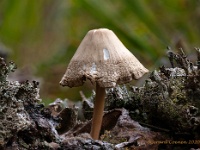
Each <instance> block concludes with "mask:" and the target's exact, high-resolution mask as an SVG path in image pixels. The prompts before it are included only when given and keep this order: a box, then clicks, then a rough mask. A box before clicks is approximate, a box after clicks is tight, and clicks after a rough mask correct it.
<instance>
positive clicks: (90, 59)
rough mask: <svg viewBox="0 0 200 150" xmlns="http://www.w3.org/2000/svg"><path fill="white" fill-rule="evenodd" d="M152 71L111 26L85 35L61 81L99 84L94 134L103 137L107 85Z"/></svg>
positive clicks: (65, 84)
mask: <svg viewBox="0 0 200 150" xmlns="http://www.w3.org/2000/svg"><path fill="white" fill-rule="evenodd" d="M147 72H148V70H147V69H146V68H145V67H144V66H143V65H142V64H141V63H140V62H139V61H138V59H137V58H136V57H135V56H134V55H133V54H132V53H131V52H130V51H129V50H128V49H126V47H125V46H124V45H123V44H122V42H121V41H120V40H119V39H118V38H117V36H116V35H115V34H114V33H113V32H112V31H111V30H109V29H104V28H101V29H95V30H91V31H89V32H88V33H87V35H86V36H85V37H84V39H83V41H82V42H81V44H80V45H79V47H78V49H77V51H76V53H75V54H74V56H73V58H72V59H71V61H70V63H69V65H68V67H67V70H66V72H65V74H64V76H63V78H62V80H61V81H60V84H61V85H62V86H69V87H76V86H81V85H83V83H84V82H85V80H86V79H89V80H90V81H91V82H92V83H93V84H96V99H95V105H94V112H93V119H92V128H91V133H90V134H91V137H92V138H93V139H98V138H99V132H100V129H101V124H102V117H103V109H104V97H105V88H111V87H115V86H116V84H125V83H128V82H130V81H131V80H133V79H139V78H140V77H142V76H143V75H144V74H145V73H147Z"/></svg>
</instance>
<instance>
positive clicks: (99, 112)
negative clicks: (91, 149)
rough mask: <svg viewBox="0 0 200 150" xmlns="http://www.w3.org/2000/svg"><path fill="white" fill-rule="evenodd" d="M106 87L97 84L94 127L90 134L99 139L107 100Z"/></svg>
mask: <svg viewBox="0 0 200 150" xmlns="http://www.w3.org/2000/svg"><path fill="white" fill-rule="evenodd" d="M105 94H106V92H105V88H102V87H100V86H99V85H98V84H96V99H95V103H94V111H93V118H92V127H91V132H90V135H91V137H92V138H93V139H94V140H98V139H99V133H100V130H101V124H102V118H103V110H104V102H105Z"/></svg>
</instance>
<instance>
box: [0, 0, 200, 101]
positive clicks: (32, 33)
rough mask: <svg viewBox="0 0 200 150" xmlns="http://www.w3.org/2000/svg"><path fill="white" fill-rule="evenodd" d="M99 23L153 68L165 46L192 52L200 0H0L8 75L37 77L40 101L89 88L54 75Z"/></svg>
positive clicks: (162, 59) (199, 35) (199, 36)
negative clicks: (12, 68) (13, 67)
mask: <svg viewBox="0 0 200 150" xmlns="http://www.w3.org/2000/svg"><path fill="white" fill-rule="evenodd" d="M101 27H105V28H109V29H111V30H113V31H114V32H115V33H116V34H117V36H118V37H119V39H120V40H121V41H122V42H123V43H124V45H125V46H126V47H127V48H128V49H129V50H131V51H132V53H133V54H134V55H135V56H136V57H137V58H138V59H139V60H140V61H141V62H142V63H143V64H144V65H145V66H146V67H147V68H148V69H149V70H153V69H155V68H156V67H158V66H160V65H163V64H166V65H167V58H166V47H167V46H170V47H171V48H172V49H173V50H177V49H179V48H183V49H184V50H185V52H186V53H187V54H188V55H191V56H195V50H194V47H199V46H200V42H199V40H200V1H199V0H174V1H173V0H157V1H152V0H121V1H120V0H0V53H1V55H2V56H4V57H7V60H8V61H10V60H13V61H14V62H15V63H16V64H17V66H18V71H17V72H16V73H15V74H14V75H13V76H12V77H11V78H12V79H15V80H20V81H23V80H26V79H29V80H33V79H34V80H38V81H40V87H41V91H40V95H41V98H42V99H43V101H44V102H50V101H52V100H54V99H55V98H58V97H59V98H62V99H64V98H68V99H71V100H80V99H81V98H80V94H79V91H80V90H81V91H83V92H84V93H85V94H86V95H87V94H88V95H89V94H90V93H91V90H92V88H93V87H92V86H91V85H90V84H85V85H84V86H83V87H78V88H72V89H70V88H67V87H65V88H63V87H61V86H59V81H60V79H61V77H62V75H63V74H64V72H65V70H66V67H67V64H68V63H69V61H70V59H71V57H72V56H73V54H74V52H75V50H76V49H77V47H78V45H79V44H80V42H81V40H82V39H83V37H84V36H85V34H86V33H87V32H88V30H91V29H94V28H101ZM192 58H193V57H192Z"/></svg>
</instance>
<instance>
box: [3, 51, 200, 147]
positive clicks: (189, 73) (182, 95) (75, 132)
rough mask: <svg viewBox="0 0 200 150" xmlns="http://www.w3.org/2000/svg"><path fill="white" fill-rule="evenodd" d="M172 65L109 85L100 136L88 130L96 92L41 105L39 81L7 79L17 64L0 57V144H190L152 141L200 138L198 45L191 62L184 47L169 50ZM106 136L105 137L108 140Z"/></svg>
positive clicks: (107, 145) (17, 145) (118, 145)
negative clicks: (73, 102) (71, 101)
mask: <svg viewBox="0 0 200 150" xmlns="http://www.w3.org/2000/svg"><path fill="white" fill-rule="evenodd" d="M168 56H169V60H170V62H171V65H172V68H166V67H164V66H162V67H160V68H159V70H154V71H152V73H151V74H150V76H149V79H147V80H146V82H145V84H144V85H143V86H142V87H140V88H139V87H134V86H132V87H130V88H127V87H126V86H121V87H119V86H118V87H115V88H110V89H108V90H107V92H106V94H107V96H106V107H105V112H104V117H103V124H102V129H101V140H102V141H94V140H93V139H92V138H91V137H90V135H89V134H88V133H89V132H90V128H91V120H90V119H91V117H92V111H93V99H94V97H95V96H94V95H92V97H91V98H90V99H86V98H85V97H84V96H83V97H84V100H83V105H82V112H83V114H84V117H85V120H82V121H78V120H77V118H78V116H77V115H78V113H77V111H78V109H80V108H77V107H72V108H68V107H67V106H66V105H64V103H65V102H64V101H62V100H60V99H57V100H56V101H55V102H54V103H52V104H50V105H49V106H48V107H46V108H45V107H44V106H43V105H42V104H39V103H38V102H39V101H40V99H39V89H38V83H37V82H35V81H33V82H29V81H26V82H23V83H19V82H17V81H9V80H8V79H7V76H8V74H9V72H11V71H14V69H15V68H16V66H15V65H14V63H9V64H6V63H5V62H4V60H3V59H0V149H55V150H61V149H94V150H96V149H97V150H98V149H110V150H112V149H123V148H134V149H175V148H176V149H190V148H198V146H199V145H198V144H199V143H196V144H190V145H189V144H181V145H178V144H175V145H173V144H169V143H168V144H151V142H154V141H161V142H162V141H166V140H168V141H173V140H176V141H184V140H185V141H189V140H196V141H197V142H198V141H199V139H200V134H199V133H200V113H199V109H200V99H199V97H200V77H199V76H200V50H199V49H197V56H198V57H197V62H196V63H194V64H193V63H191V62H190V61H189V60H188V59H187V57H186V56H185V54H184V52H183V51H182V50H180V53H179V54H176V53H174V52H172V51H171V50H170V51H169V52H168ZM105 141H106V142H105Z"/></svg>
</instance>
